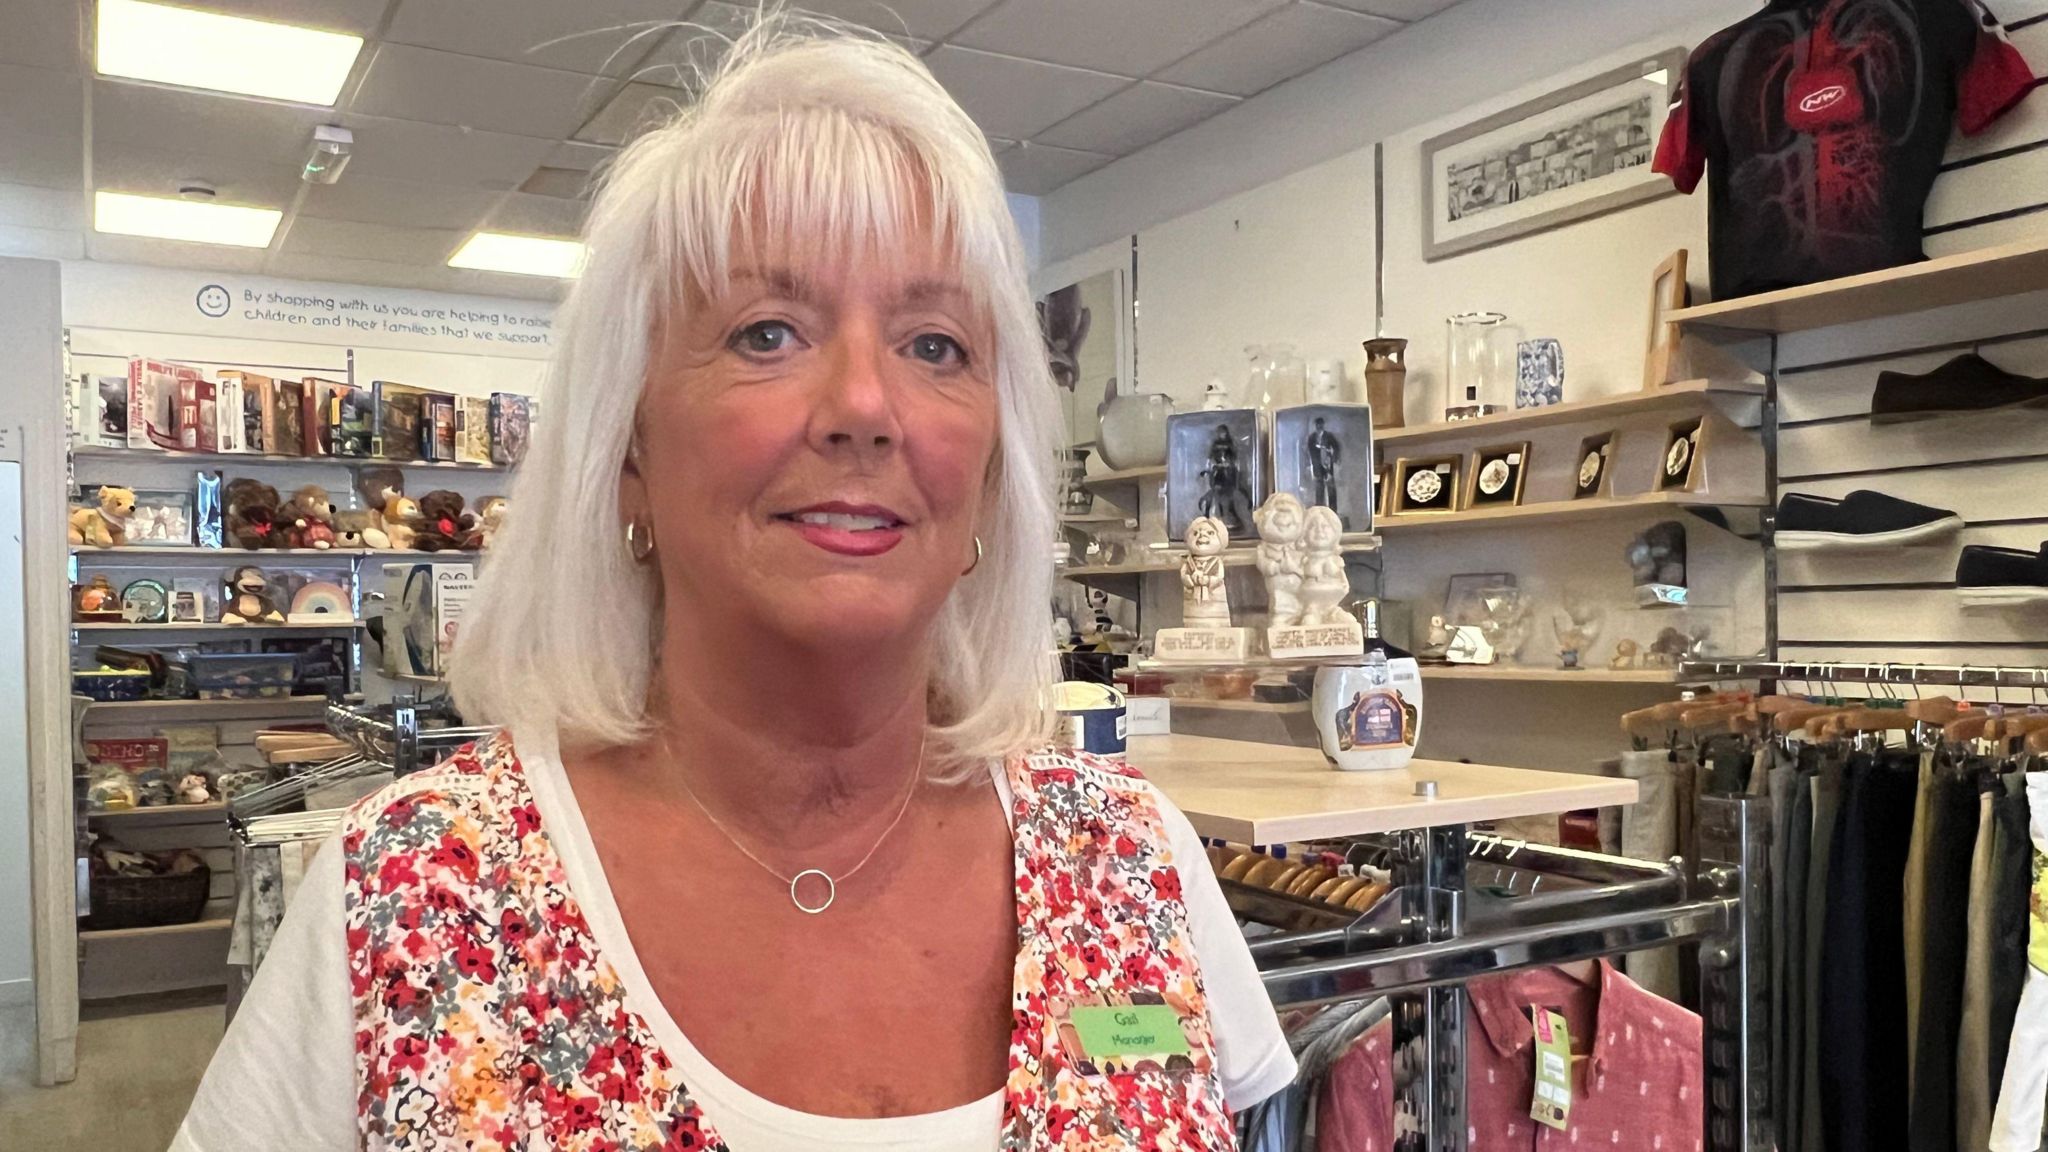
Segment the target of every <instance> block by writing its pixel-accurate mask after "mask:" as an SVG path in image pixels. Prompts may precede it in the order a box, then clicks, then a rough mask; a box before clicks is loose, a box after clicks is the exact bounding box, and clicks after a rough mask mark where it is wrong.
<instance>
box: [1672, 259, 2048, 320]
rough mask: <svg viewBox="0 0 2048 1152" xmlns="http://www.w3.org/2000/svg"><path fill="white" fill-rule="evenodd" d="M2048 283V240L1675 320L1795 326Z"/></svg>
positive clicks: (1690, 311) (1732, 303)
mask: <svg viewBox="0 0 2048 1152" xmlns="http://www.w3.org/2000/svg"><path fill="white" fill-rule="evenodd" d="M2044 286H2048V241H2040V240H2032V241H2026V242H2023V243H2019V244H2006V245H2003V246H2000V247H1997V248H1985V249H1982V250H1980V251H1976V252H1961V253H1957V254H1956V255H1953V256H1943V257H1940V258H1939V259H1934V260H1928V261H1925V262H1922V263H1919V264H1908V265H1905V266H1903V267H1899V268H1886V269H1883V270H1882V271H1878V272H1866V273H1864V274H1863V275H1861V276H1845V277H1843V278H1841V279H1839V280H1828V281H1824V282H1822V283H1819V284H1808V285H1805V286H1803V287H1799V288H1786V289H1782V290H1780V291H1777V292H1765V293H1761V294H1759V295H1756V296H1744V297H1742V298H1740V299H1737V300H1726V301H1722V302H1720V303H1717V304H1702V305H1699V306H1698V307H1694V308H1681V309H1679V310H1678V311H1676V312H1673V313H1671V315H1670V319H1671V320H1672V321H1674V322H1676V323H1679V324H1686V325H1693V326H1700V327H1714V328H1727V329H1733V330H1736V331H1741V332H1773V333H1779V332H1796V331H1800V330H1802V329H1808V328H1829V327H1833V326H1834V325H1837V324H1849V323H1853V322H1855V321H1858V320H1878V319H1882V318H1884V317H1887V316H1902V315H1905V314H1906V313H1909V312H1924V311H1926V310H1927V309H1929V308H1942V307H1947V306H1950V305H1955V304H1974V303H1979V302H1981V301H1985V300H1994V299H1997V298H1999V297H2002V296H2013V295H2017V294H2019V293H2022V292H2033V291H2038V290H2039V289H2041V288H2042V287H2044Z"/></svg>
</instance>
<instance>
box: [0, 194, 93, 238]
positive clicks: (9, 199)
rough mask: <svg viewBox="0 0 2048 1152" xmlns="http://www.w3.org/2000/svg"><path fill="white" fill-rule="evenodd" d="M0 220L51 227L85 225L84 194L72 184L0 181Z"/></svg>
mask: <svg viewBox="0 0 2048 1152" xmlns="http://www.w3.org/2000/svg"><path fill="white" fill-rule="evenodd" d="M0 224H11V225H13V226H15V227H17V228H47V229H51V230H53V231H56V230H62V229H66V228H70V229H79V228H83V227H85V194H84V193H83V192H81V191H80V190H79V189H76V188H68V189H67V188H37V187H34V186H32V185H28V184H0Z"/></svg>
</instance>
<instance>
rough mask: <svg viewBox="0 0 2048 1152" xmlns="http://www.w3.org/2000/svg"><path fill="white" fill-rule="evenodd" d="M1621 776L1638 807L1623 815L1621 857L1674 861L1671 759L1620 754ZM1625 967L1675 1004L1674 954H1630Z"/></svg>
mask: <svg viewBox="0 0 2048 1152" xmlns="http://www.w3.org/2000/svg"><path fill="white" fill-rule="evenodd" d="M1621 774H1622V775H1623V776H1625V777H1627V778H1629V779H1631V780H1634V781H1635V782H1636V802H1635V803H1634V804H1631V805H1629V806H1628V807H1626V808H1624V809H1622V812H1621V854H1622V855H1624V856H1627V857H1630V858H1632V859H1636V860H1653V861H1657V862H1659V863H1661V862H1663V861H1665V860H1669V859H1671V858H1672V857H1673V856H1676V855H1678V854H1679V791H1680V789H1679V782H1678V774H1677V771H1676V768H1675V761H1674V759H1673V756H1672V754H1671V753H1669V752H1666V751H1663V750H1661V749H1659V750H1656V751H1649V752H1624V753H1622V754H1621ZM1687 807H1688V808H1689V807H1690V805H1687ZM1625 965H1626V969H1627V971H1628V976H1629V979H1631V980H1634V981H1635V982H1636V983H1637V984H1640V985H1642V986H1643V987H1644V988H1645V989H1647V990H1648V991H1651V992H1654V993H1656V994H1657V995H1659V996H1662V997H1664V998H1665V999H1666V1000H1676V999H1678V986H1679V980H1678V950H1677V949H1676V948H1658V949H1655V950H1653V951H1649V952H1636V953H1632V954H1630V955H1629V957H1628V958H1627V960H1626V961H1625Z"/></svg>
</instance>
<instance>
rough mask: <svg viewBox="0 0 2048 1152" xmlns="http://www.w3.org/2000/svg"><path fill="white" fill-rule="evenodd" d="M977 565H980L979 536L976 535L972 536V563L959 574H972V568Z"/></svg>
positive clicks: (977, 566)
mask: <svg viewBox="0 0 2048 1152" xmlns="http://www.w3.org/2000/svg"><path fill="white" fill-rule="evenodd" d="M979 567H981V537H980V536H979V535H977V536H975V538H974V563H972V564H969V565H968V566H967V571H965V572H962V573H960V574H961V575H962V576H969V575H972V574H973V572H974V570H975V569H976V568H979Z"/></svg>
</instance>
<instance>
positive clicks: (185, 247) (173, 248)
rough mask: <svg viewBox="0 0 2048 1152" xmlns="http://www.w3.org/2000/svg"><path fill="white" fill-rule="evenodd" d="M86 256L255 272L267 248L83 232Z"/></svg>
mask: <svg viewBox="0 0 2048 1152" xmlns="http://www.w3.org/2000/svg"><path fill="white" fill-rule="evenodd" d="M85 252H86V255H87V256H89V257H91V258H92V259H94V260H102V261H105V262H107V263H110V264H153V265H156V266H158V267H163V268H200V269H205V270H209V271H215V272H258V271H261V270H262V268H263V258H264V257H265V256H267V255H268V254H269V249H267V248H234V247H230V246H228V245H225V244H191V243H187V242H186V241H183V240H157V239H153V238H151V237H148V236H115V235H111V234H109V233H105V232H87V233H86V234H85Z"/></svg>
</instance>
